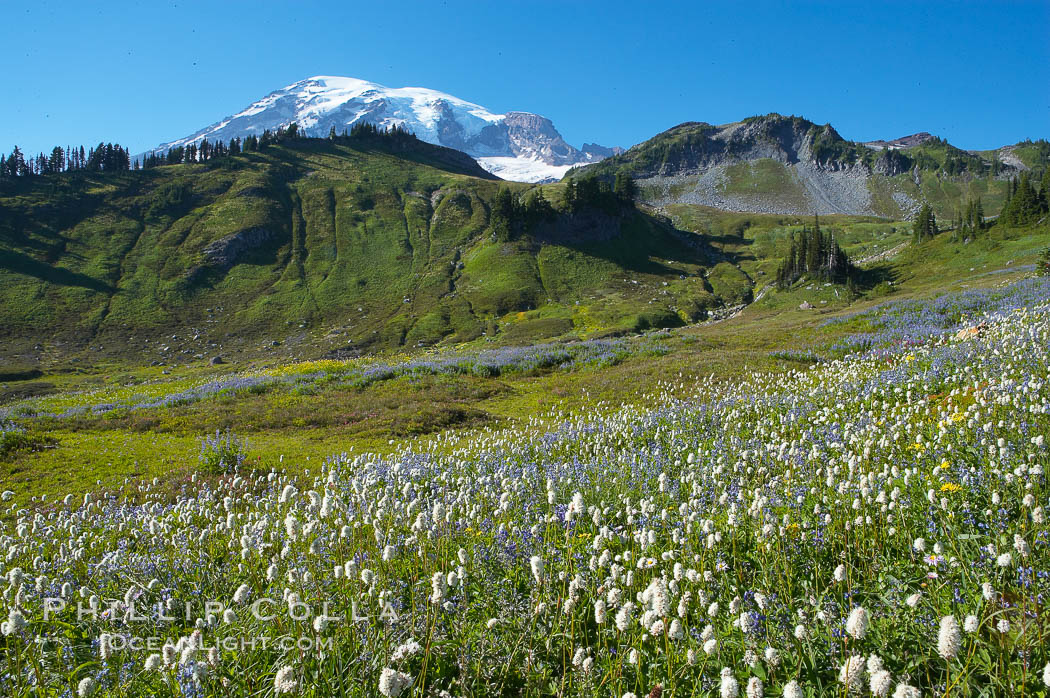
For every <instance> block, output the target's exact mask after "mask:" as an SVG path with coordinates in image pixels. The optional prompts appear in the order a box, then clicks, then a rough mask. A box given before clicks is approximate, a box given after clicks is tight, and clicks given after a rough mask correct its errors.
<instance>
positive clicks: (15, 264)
mask: <svg viewBox="0 0 1050 698" xmlns="http://www.w3.org/2000/svg"><path fill="white" fill-rule="evenodd" d="M0 269H6V270H8V271H11V272H14V273H15V274H23V275H25V276H32V277H34V278H36V279H40V280H41V281H46V282H48V283H52V284H56V285H58V286H79V287H81V288H86V289H90V290H92V291H98V292H99V293H113V292H114V291H115V290H116V289H114V288H113V287H112V286H110V285H109V284H107V283H106V282H105V281H102V280H100V279H96V278H94V277H93V276H88V275H87V274H81V273H80V272H75V271H71V270H69V269H63V268H62V267H53V266H51V265H50V264H46V263H44V262H41V261H39V260H36V259H33V258H32V257H30V256H29V255H27V254H22V253H21V252H14V251H8V252H5V253H4V255H3V256H0Z"/></svg>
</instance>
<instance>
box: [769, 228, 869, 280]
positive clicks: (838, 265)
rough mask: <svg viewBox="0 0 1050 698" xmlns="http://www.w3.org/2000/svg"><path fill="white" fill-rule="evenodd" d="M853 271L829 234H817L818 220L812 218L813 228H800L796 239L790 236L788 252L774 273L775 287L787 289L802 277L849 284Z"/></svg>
mask: <svg viewBox="0 0 1050 698" xmlns="http://www.w3.org/2000/svg"><path fill="white" fill-rule="evenodd" d="M854 270H855V267H854V266H853V263H852V262H851V261H850V259H849V257H847V256H846V253H845V252H843V251H842V248H840V247H839V245H838V243H837V242H836V241H835V236H834V235H833V234H832V233H830V232H829V233H826V234H825V233H823V232H822V231H821V230H820V219H819V218H818V217H817V216H814V217H813V227H812V228H807V227H806V226H802V233H801V235H800V236H799V237H797V238H796V237H795V234H794V233H792V234H791V248H790V250H789V251H788V255H787V258H786V259H785V260H784V262H783V263H782V264H781V265H780V268H779V269H778V270H777V285H778V286H780V287H781V288H787V287H788V286H791V284H793V283H795V282H796V281H798V279H800V278H801V277H803V276H808V277H810V278H811V279H814V280H819V281H833V282H838V283H842V282H849V281H851V277H852V274H853V272H854Z"/></svg>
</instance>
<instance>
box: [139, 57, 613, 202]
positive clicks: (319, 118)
mask: <svg viewBox="0 0 1050 698" xmlns="http://www.w3.org/2000/svg"><path fill="white" fill-rule="evenodd" d="M293 121H294V122H296V123H298V124H299V127H300V128H302V129H304V130H305V131H306V133H308V134H310V135H314V136H326V135H328V132H329V131H330V129H331V128H333V127H334V128H335V130H336V131H337V132H339V133H342V131H343V129H348V128H350V126H352V125H353V124H356V123H374V124H376V125H378V126H381V127H384V128H385V127H390V126H394V125H398V126H401V127H404V128H407V129H408V130H410V131H412V132H413V133H415V134H416V136H417V137H419V138H420V139H422V140H424V141H427V142H429V143H434V144H436V145H443V146H447V147H449V148H455V149H456V150H462V151H464V152H466V153H468V154H469V155H471V156H472V157H474V158H476V159H477V161H478V163H480V164H481V166H482V167H484V168H485V169H486V170H488V171H489V172H492V173H493V174H495V175H497V176H499V177H502V178H504V179H510V180H516V181H522V182H538V181H543V180H549V179H557V178H560V177H561V176H562V175H563V174H564V173H565V172H566V170H568V169H569V168H570V167H573V166H575V165H580V164H586V163H591V162H597V161H599V160H601V159H603V158H605V157H608V156H610V155H614V154H616V153H618V152H621V150H622V149H620V148H604V147H602V146H597V145H592V144H586V145H584V147H583V148H582V149H577V148H574V147H573V146H571V145H569V144H568V143H566V142H565V139H563V138H562V137H561V134H560V133H558V131H557V129H555V128H554V124H552V123H551V121H550V119H547V118H545V117H542V116H539V115H537V114H530V113H527V112H517V111H514V112H508V113H506V114H493V113H492V112H490V111H489V110H487V109H485V108H484V107H482V106H479V105H477V104H474V103H472V102H467V101H465V100H462V99H459V98H458V97H453V96H452V95H449V94H445V93H444V92H438V91H436V90H430V89H426V88H423V87H400V88H390V87H384V86H383V85H379V84H376V83H374V82H368V81H366V80H358V79H356V78H344V77H331V76H317V77H312V78H307V79H306V80H300V81H299V82H297V83H294V84H292V85H289V86H287V87H285V88H282V89H280V90H277V91H276V92H272V93H270V94H269V95H267V96H266V97H263V98H262V99H260V100H259V101H257V102H254V103H253V104H251V105H249V106H248V107H247V108H245V109H244V110H242V111H240V112H238V113H237V114H234V115H233V116H229V117H227V118H225V119H223V120H222V121H219V122H217V123H215V124H212V125H211V126H208V127H207V128H204V129H201V130H200V131H197V132H196V133H194V134H192V135H190V136H186V137H185V138H180V139H178V140H174V141H170V142H167V143H162V144H160V145H159V146H157V148H156V149H155V151H166V150H168V149H170V148H174V147H176V146H180V145H188V144H190V143H196V142H199V141H201V140H203V139H205V138H207V139H208V140H212V141H214V140H222V141H228V140H230V139H231V138H235V137H241V138H243V137H244V136H247V135H249V134H255V135H259V134H261V133H262V132H263V131H264V130H266V129H270V130H276V129H277V128H280V127H282V126H287V125H288V124H290V123H292V122H293Z"/></svg>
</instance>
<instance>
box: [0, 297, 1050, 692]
mask: <svg viewBox="0 0 1050 698" xmlns="http://www.w3.org/2000/svg"><path fill="white" fill-rule="evenodd" d="M995 294H997V295H995V296H994V297H995V298H997V299H1000V300H1001V301H1002V302H997V304H996V303H993V302H992V301H991V300H989V298H991V296H988V297H986V298H985V301H983V302H981V303H975V302H973V298H972V295H963V296H957V297H953V298H945V299H943V300H938V301H936V302H930V303H928V304H926V305H918V304H906V305H900V304H897V305H894V304H887V305H884V306H881V307H879V308H877V309H875V310H873V311H871V312H870V313H869V314H868V315H867V316H865V318H852V319H850V320H848V321H849V322H858V323H859V322H862V321H863V322H864V323H867V324H866V326H865V329H864V334H865V337H864V341H863V342H861V341H857V342H856V350H855V351H846V352H843V351H842V350H841V349H840V350H836V351H835V352H825V351H822V350H821V349H819V348H818V349H815V352H814V356H813V358H812V359H810V356H809V354H803V356H805V358H806V360H805V361H799V362H797V365H795V366H794V367H792V368H790V369H788V370H786V371H785V372H781V373H762V372H752V373H750V374H748V375H747V376H746V377H745V378H744V379H742V380H739V381H733V382H726V381H722V382H719V381H712V380H699V381H696V382H695V383H692V382H691V383H689V384H686V383H684V379H683V380H679V379H677V378H672V377H668V379H667V380H666V381H665V382H664V383H663V384H661V385H660V387H659V389H658V390H656V391H654V392H653V393H652V394H651V395H650V396H649V398H648V399H647V400H646V401H645V404H643V405H634V406H625V407H613V406H607V407H605V408H601V409H596V410H594V411H592V412H589V413H587V414H550V415H547V416H545V417H532V418H530V419H529V420H528V422H527V423H526V424H523V425H519V426H514V427H511V428H483V429H478V430H475V431H473V432H471V433H470V434H469V436H467V437H464V436H463V435H462V434H461V435H458V436H456V437H453V436H440V435H439V436H437V437H435V438H432V439H429V440H418V441H413V442H409V444H408V445H405V446H402V447H399V448H398V449H397V450H396V451H395V452H393V453H389V454H385V455H378V454H372V453H355V452H348V453H342V454H338V455H333V456H332V457H331V458H329V459H328V460H327V461H326V462H325V463H323V465H322V464H318V466H317V467H316V469H315V470H310V471H307V474H306V475H305V476H300V477H294V478H293V477H292V476H290V475H288V474H287V473H285V472H283V471H280V470H271V469H259V468H256V469H252V468H251V467H250V464H249V463H246V462H245V461H244V459H243V458H242V457H240V456H239V455H238V454H239V453H240V448H241V444H240V442H239V441H238V440H237V438H236V435H233V434H229V433H225V434H214V435H212V436H210V437H208V439H207V440H205V441H202V453H201V460H202V462H203V463H206V464H207V465H209V467H210V468H211V470H212V471H213V472H216V473H219V474H220V475H219V476H218V477H216V478H212V479H205V478H196V477H195V478H194V479H193V480H192V481H189V482H187V483H186V484H185V486H183V488H182V490H181V492H179V493H178V495H177V496H175V497H174V498H173V497H171V496H170V493H168V492H166V491H160V490H159V489H158V488H157V486H156V484H157V483H156V482H141V481H135V480H129V481H127V482H126V484H125V485H124V486H123V487H120V488H117V489H114V490H113V491H104V492H98V493H96V494H94V495H88V496H85V497H73V496H72V495H71V496H68V497H66V498H65V499H64V500H63V501H61V502H54V503H50V504H47V505H45V506H42V507H39V508H36V509H31V510H30V509H14V508H10V509H8V510H7V511H6V518H5V519H4V523H3V529H2V535H0V541H2V543H3V550H4V557H3V559H2V560H0V575H2V577H3V579H4V582H3V589H4V591H3V602H2V603H3V618H4V622H3V626H2V630H3V635H2V639H0V694H2V695H5V696H37V695H40V696H81V697H84V696H92V695H97V696H121V697H129V698H130V697H137V696H194V697H196V696H213V695H236V696H265V697H270V696H285V695H287V696H314V697H321V696H374V695H381V696H386V697H389V698H395V697H397V696H420V697H422V696H490V695H528V696H546V695H564V696H615V697H617V698H621V697H622V698H637V697H640V696H660V695H663V696H716V695H717V696H720V697H721V698H735V697H736V696H745V695H746V696H747V697H748V698H758V697H761V696H785V697H786V698H797V697H800V696H830V695H835V696H846V695H858V696H869V695H870V696H879V697H882V696H893V697H894V698H913V697H916V696H959V697H960V698H961V697H963V696H972V697H974V698H977V697H980V696H1007V695H1031V696H1040V695H1046V694H1047V692H1048V690H1050V688H1048V687H1050V612H1048V611H1047V603H1048V600H1047V594H1048V592H1050V550H1048V543H1050V528H1048V526H1047V523H1046V507H1047V506H1048V501H1047V500H1048V488H1047V483H1046V468H1047V467H1048V465H1050V454H1048V450H1047V449H1048V444H1047V432H1048V431H1050V381H1048V375H1050V302H1048V301H1050V284H1047V283H1046V281H1033V280H1030V281H1024V282H1021V283H1020V284H1017V285H1014V286H1011V287H1008V288H1005V289H1000V290H998V291H996V292H995ZM1004 299H1005V300H1004ZM938 308H941V309H952V310H951V312H950V313H949V312H947V311H945V312H942V313H940V314H937V313H936V312H935V311H937V309H938ZM956 310H958V312H956ZM949 315H950V321H948V320H945V319H944V318H946V317H948V316H949ZM909 318H911V319H909ZM909 328H911V329H909ZM960 328H964V329H965V328H973V331H966V332H960ZM880 333H881V334H880ZM838 354H841V358H829V357H830V356H833V355H838ZM5 430H8V431H5V433H8V432H10V433H14V427H5ZM5 438H6V437H5ZM13 494H14V493H5V495H4V499H5V500H10V499H11V497H12V495H13Z"/></svg>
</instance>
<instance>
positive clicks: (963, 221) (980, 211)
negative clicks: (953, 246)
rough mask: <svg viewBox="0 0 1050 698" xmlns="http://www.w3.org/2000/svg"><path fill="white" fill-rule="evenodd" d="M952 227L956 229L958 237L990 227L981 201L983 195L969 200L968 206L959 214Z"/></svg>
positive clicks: (956, 236)
mask: <svg viewBox="0 0 1050 698" xmlns="http://www.w3.org/2000/svg"><path fill="white" fill-rule="evenodd" d="M952 227H953V228H954V229H955V238H956V239H959V238H961V237H963V236H973V235H974V234H976V233H979V232H980V231H982V230H984V229H985V228H987V227H988V224H987V223H986V222H985V220H984V205H983V204H982V203H981V197H979V196H978V197H977V198H976V199H969V200H967V202H966V208H965V209H964V210H963V212H962V213H960V214H958V216H957V217H956V219H955V221H954V224H953V226H952Z"/></svg>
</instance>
